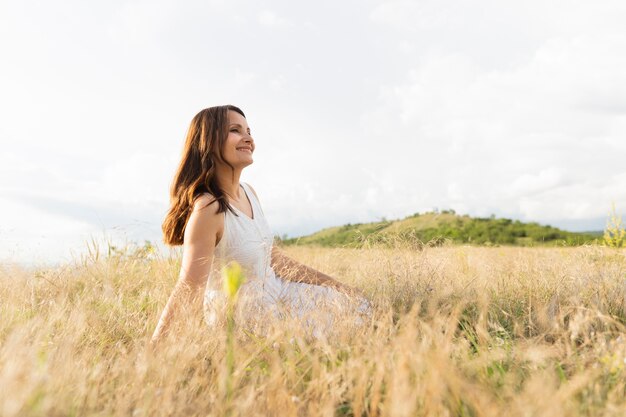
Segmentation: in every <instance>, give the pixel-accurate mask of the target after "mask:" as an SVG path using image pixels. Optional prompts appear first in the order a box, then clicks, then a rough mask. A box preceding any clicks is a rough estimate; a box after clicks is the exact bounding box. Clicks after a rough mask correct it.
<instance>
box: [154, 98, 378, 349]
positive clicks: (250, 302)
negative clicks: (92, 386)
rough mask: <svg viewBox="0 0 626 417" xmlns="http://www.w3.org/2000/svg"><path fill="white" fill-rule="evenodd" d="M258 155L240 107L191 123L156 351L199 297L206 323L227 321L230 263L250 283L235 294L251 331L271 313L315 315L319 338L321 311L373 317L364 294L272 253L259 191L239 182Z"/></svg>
mask: <svg viewBox="0 0 626 417" xmlns="http://www.w3.org/2000/svg"><path fill="white" fill-rule="evenodd" d="M254 150H255V142H254V139H253V138H252V136H251V132H250V128H249V126H248V123H247V121H246V117H245V115H244V113H243V111H241V110H240V109H239V108H237V107H235V106H231V105H227V106H217V107H210V108H207V109H204V110H202V111H201V112H200V113H198V114H197V115H196V116H195V117H194V118H193V120H192V121H191V125H190V127H189V131H188V133H187V138H186V141H185V146H184V150H183V156H182V161H181V162H180V165H179V167H178V171H177V172H176V175H175V177H174V181H173V183H172V187H171V190H170V200H171V206H170V210H169V212H168V214H167V216H166V218H165V221H164V222H163V233H164V241H165V242H166V243H167V244H169V245H182V246H183V256H182V265H181V270H180V275H179V278H178V282H177V283H176V286H175V287H174V290H173V292H172V294H171V296H170V298H169V300H168V302H167V305H166V306H165V309H164V310H163V313H162V314H161V317H160V320H159V323H158V324H157V327H156V329H155V331H154V334H153V336H152V344H153V345H154V344H156V343H157V342H158V341H159V340H160V339H161V338H162V337H163V335H164V334H165V333H166V332H167V330H168V328H169V326H170V324H171V322H172V319H173V318H174V317H175V316H177V315H178V314H180V313H179V312H180V311H181V310H182V309H183V307H189V306H192V307H193V306H196V305H198V304H199V298H200V296H201V295H202V294H203V295H204V303H203V304H204V310H205V311H204V314H205V320H206V322H207V324H209V325H210V326H214V325H217V324H218V323H219V322H220V321H222V319H223V318H224V308H225V305H226V300H225V296H224V295H223V294H222V292H221V287H222V285H221V276H220V269H221V267H223V266H224V265H225V264H227V263H228V262H230V261H237V262H238V263H239V264H241V265H242V267H243V271H244V274H245V276H246V278H247V279H246V282H245V283H244V284H243V285H242V287H241V289H240V291H239V294H238V301H237V316H236V317H237V319H238V322H239V323H240V322H241V321H243V322H244V324H245V325H246V326H247V327H248V328H250V329H254V330H259V331H262V328H261V327H259V324H261V323H265V324H267V322H268V320H267V318H268V317H267V316H266V315H267V314H269V315H271V316H273V317H284V316H286V315H291V316H294V317H300V318H303V319H305V320H306V319H307V318H311V317H313V316H315V319H314V320H317V322H311V321H310V320H309V322H308V324H309V325H310V327H311V328H312V330H313V334H314V336H316V337H319V336H320V334H321V333H322V332H323V331H326V330H328V327H329V326H332V317H329V315H328V314H327V315H325V316H324V315H323V314H322V315H320V314H317V315H316V314H314V313H316V312H319V311H316V310H319V309H320V308H321V307H320V306H322V307H323V306H326V307H329V306H330V304H333V305H335V306H336V305H341V306H343V307H349V306H352V307H356V308H357V309H358V310H359V311H360V313H364V314H368V315H369V314H370V310H371V307H370V305H369V302H368V301H367V300H366V299H365V298H363V297H362V296H361V295H360V291H358V290H356V289H354V288H352V287H349V286H347V285H344V284H342V283H340V282H338V281H336V280H334V279H333V278H331V277H329V276H328V275H326V274H323V273H321V272H319V271H317V270H315V269H312V268H309V267H307V266H305V265H302V264H300V263H298V262H296V261H295V260H293V259H290V258H289V257H287V256H285V255H284V254H283V253H281V251H280V250H279V249H278V248H276V247H274V246H272V241H273V236H272V233H271V231H270V229H269V226H268V225H267V222H266V221H265V217H264V215H263V210H262V209H261V206H260V203H259V200H258V197H257V195H256V192H255V191H254V189H252V187H250V186H249V185H248V184H245V183H244V184H240V183H239V178H240V175H241V172H242V170H243V169H244V168H245V167H247V166H248V165H250V164H252V162H253V159H252V155H253V153H254ZM207 281H208V282H207ZM353 301H357V303H354V302H353Z"/></svg>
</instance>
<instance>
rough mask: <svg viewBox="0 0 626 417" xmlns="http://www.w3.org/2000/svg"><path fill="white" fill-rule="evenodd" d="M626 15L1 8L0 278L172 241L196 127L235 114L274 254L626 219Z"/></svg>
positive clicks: (176, 0) (468, 8)
mask: <svg viewBox="0 0 626 417" xmlns="http://www.w3.org/2000/svg"><path fill="white" fill-rule="evenodd" d="M624 22H626V2H624V1H623V0H615V1H610V0H606V1H602V2H591V1H572V0H567V1H565V0H563V1H550V0H547V1H546V0H541V1H538V0H527V1H523V2H521V1H502V0H493V1H488V0H480V1H450V0H445V1H442V0H436V1H435V0H432V1H431V0H428V1H421V0H420V1H401V0H400V1H384V0H377V1H374V0H339V1H338V0H332V1H330V0H328V1H327V0H321V1H316V2H294V1H287V0H268V1H254V2H252V1H250V2H244V1H237V0H211V1H196V0H189V1H187V0H185V1H181V0H168V1H164V0H150V1H147V0H146V1H119V0H113V1H107V2H89V1H84V0H81V1H78V0H75V1H49V2H48V1H46V2H41V1H30V0H15V1H7V0H0V63H1V64H0V114H1V118H0V146H1V150H0V260H5V261H6V260H12V261H17V262H44V261H46V262H51V261H63V260H68V259H71V256H73V255H72V254H78V253H80V252H83V251H84V248H85V241H87V240H88V239H89V238H90V237H96V238H102V237H104V236H109V237H111V238H112V239H117V240H120V239H128V240H134V241H138V242H143V240H145V239H148V240H152V241H158V240H160V239H161V232H160V225H161V221H162V219H163V216H164V214H165V212H166V211H167V205H168V187H169V184H170V181H171V180H172V177H173V174H174V170H175V168H176V165H177V163H178V159H179V157H180V152H181V150H182V145H183V140H184V136H185V132H186V129H187V127H188V124H189V122H190V120H191V118H192V117H193V116H194V115H195V114H196V113H197V112H198V111H199V110H201V109H203V108H205V107H209V106H214V105H219V104H235V105H237V106H239V107H241V108H242V109H243V110H244V112H245V113H246V115H247V118H248V123H249V125H250V127H251V129H252V132H253V136H254V139H255V141H256V146H257V151H256V152H255V163H254V164H253V165H252V166H250V167H249V168H247V169H246V170H245V171H244V174H243V177H242V180H243V181H246V182H249V183H250V184H252V186H253V187H254V188H255V189H256V190H257V192H258V194H259V197H260V199H261V203H262V204H263V207H264V211H265V214H266V216H267V218H268V220H269V222H270V225H271V226H272V227H273V229H274V231H275V233H276V234H280V235H282V234H287V235H289V236H297V235H301V234H305V233H310V232H313V231H316V230H318V229H320V228H322V227H327V226H333V225H341V224H345V223H348V222H351V223H355V222H367V221H374V220H378V219H380V218H381V217H386V218H388V219H393V218H400V217H404V216H406V215H409V214H413V213H415V212H423V211H426V210H431V209H433V208H435V207H437V208H439V209H447V208H452V209H454V210H456V211H457V212H458V213H463V214H465V213H467V214H470V215H474V216H488V215H490V214H492V213H493V214H495V215H497V216H498V217H509V218H515V219H520V220H523V221H537V222H540V223H545V224H551V225H556V226H560V227H563V228H566V229H569V230H600V229H603V228H604V226H605V221H606V217H607V213H608V211H609V210H610V208H611V203H612V202H615V204H616V207H617V209H618V211H619V212H624V211H626V164H625V156H626V25H624Z"/></svg>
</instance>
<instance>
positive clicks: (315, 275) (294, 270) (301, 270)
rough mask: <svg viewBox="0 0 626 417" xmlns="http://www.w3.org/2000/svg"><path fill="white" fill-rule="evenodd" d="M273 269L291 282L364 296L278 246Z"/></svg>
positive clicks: (273, 258)
mask: <svg viewBox="0 0 626 417" xmlns="http://www.w3.org/2000/svg"><path fill="white" fill-rule="evenodd" d="M272 268H273V269H274V272H276V274H277V275H278V276H280V277H281V278H283V279H286V280H289V281H294V282H304V283H306V284H313V285H323V286H327V287H332V288H335V289H337V290H339V291H341V292H343V293H345V294H348V295H352V296H354V295H359V296H362V295H363V293H362V292H361V291H360V290H358V289H356V288H354V287H350V286H348V285H345V284H342V283H341V282H339V281H337V280H336V279H333V278H331V277H330V276H328V275H326V274H324V273H323V272H320V271H318V270H316V269H313V268H311V267H309V266H306V265H304V264H302V263H300V262H298V261H296V260H293V259H291V258H290V257H288V256H287V255H285V254H284V253H283V252H282V251H281V250H280V249H279V248H277V247H276V246H273V247H272Z"/></svg>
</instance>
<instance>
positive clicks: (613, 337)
mask: <svg viewBox="0 0 626 417" xmlns="http://www.w3.org/2000/svg"><path fill="white" fill-rule="evenodd" d="M285 250H286V251H287V253H288V254H290V255H291V256H292V257H294V258H295V259H298V260H300V261H302V262H304V263H306V264H309V265H311V266H313V267H315V268H318V269H320V270H322V271H324V272H327V273H329V274H331V275H333V276H335V277H337V278H338V279H340V280H342V281H343V282H346V283H348V284H350V285H354V286H357V287H359V288H361V289H362V290H363V292H364V293H365V294H366V295H367V296H368V297H369V298H370V299H371V300H372V302H373V305H374V310H375V311H374V316H373V318H372V320H371V322H369V323H367V325H366V326H362V327H359V328H350V327H349V326H348V324H346V326H344V327H338V328H341V329H342V330H341V332H339V333H338V334H336V335H333V336H332V337H330V338H329V339H328V340H308V339H306V338H304V337H303V336H302V333H301V332H300V331H299V329H298V328H297V327H292V326H291V325H290V323H282V324H281V323H277V324H276V326H275V331H274V333H272V334H271V335H270V336H268V337H267V338H255V337H252V336H250V335H246V334H244V333H241V332H239V333H237V338H236V341H235V344H234V355H235V366H234V370H233V372H232V374H231V373H229V372H228V368H227V367H226V366H225V356H226V351H227V345H226V343H225V340H226V337H225V331H222V330H219V331H208V330H207V328H206V327H205V325H204V323H203V321H202V316H201V314H200V313H199V312H197V311H196V310H191V312H190V313H189V314H188V315H186V316H184V317H181V319H180V320H179V321H178V322H177V323H176V326H175V327H174V328H173V329H172V333H171V334H170V337H169V338H168V339H166V340H165V341H164V344H163V345H161V347H160V349H158V350H157V351H155V352H151V351H149V350H146V344H147V342H148V340H149V338H150V336H151V334H152V331H153V330H154V327H155V325H156V322H157V320H158V317H159V314H160V313H161V310H162V308H163V307H164V305H165V303H166V301H167V298H168V297H169V294H170V291H171V290H172V288H173V286H174V284H175V281H176V277H177V274H178V265H179V264H178V259H176V258H173V259H163V258H160V257H159V256H158V255H157V256H156V257H155V256H154V255H149V254H147V253H145V252H142V251H132V250H127V251H117V252H115V253H114V254H112V255H110V256H104V255H102V254H100V253H99V251H98V250H97V249H96V250H94V251H92V253H91V256H89V257H85V258H83V259H81V260H80V261H76V262H75V263H74V264H72V265H67V266H63V267H58V268H55V269H49V270H38V271H28V270H25V269H22V268H19V267H11V266H6V265H5V266H3V267H2V269H1V270H0V300H1V304H0V387H1V389H0V415H1V416H3V417H12V416H50V417H53V416H182V415H185V416H196V415H197V416H204V415H214V416H221V415H242V416H244V415H245V416H265V415H275V416H292V415H293V416H296V415H297V416H419V415H432V416H505V415H506V416H596V415H606V416H623V415H626V369H625V368H626V363H625V361H626V333H625V326H624V324H625V323H626V250H623V249H621V250H618V249H610V248H604V247H598V246H585V247H576V248H519V247H516V248H513V247H493V248H484V247H482V248H480V247H466V246H448V247H446V246H444V247H434V248H428V247H426V248H424V249H423V250H409V249H406V248H395V249H376V248H370V249H322V248H306V247H288V248H286V249H285ZM194 311H196V312H195V313H194ZM229 380H230V383H231V384H232V385H231V386H232V388H231V389H230V390H229V389H228V382H227V381H229Z"/></svg>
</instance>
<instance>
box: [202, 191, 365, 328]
mask: <svg viewBox="0 0 626 417" xmlns="http://www.w3.org/2000/svg"><path fill="white" fill-rule="evenodd" d="M242 188H243V190H244V192H245V194H246V196H247V197H248V200H249V201H250V204H251V206H252V213H253V215H252V217H249V216H248V215H246V214H245V213H243V212H241V211H240V210H238V209H237V208H235V207H233V208H234V210H235V211H236V212H237V215H235V214H233V213H232V212H230V211H229V210H226V212H225V213H224V234H223V236H222V238H221V239H220V241H219V243H218V244H217V246H216V248H215V253H214V259H213V266H212V268H211V273H210V275H209V279H208V282H207V286H206V291H205V294H204V318H205V321H206V323H207V325H208V326H209V327H211V328H213V327H215V326H218V325H220V324H221V323H223V322H224V320H225V315H226V301H227V300H226V296H225V294H224V293H223V290H222V276H221V269H222V268H223V267H224V266H225V265H227V264H228V263H229V262H232V261H236V262H238V263H239V264H240V265H241V267H242V269H243V272H244V276H245V277H246V281H245V283H244V284H243V285H242V286H241V288H240V289H239V293H238V295H237V301H236V306H235V321H236V322H237V324H238V325H243V327H244V328H246V329H248V330H249V331H251V332H253V333H255V334H257V335H264V334H266V332H267V330H268V329H269V328H270V325H271V323H270V322H271V321H275V320H276V319H283V318H287V317H290V318H293V319H296V320H297V321H299V322H300V323H301V324H302V325H303V327H304V329H305V330H306V331H307V333H308V334H309V335H310V336H313V337H314V338H320V337H322V335H324V336H328V335H329V334H330V332H331V331H332V329H333V327H334V324H335V323H336V322H337V319H338V318H339V316H341V318H342V319H345V318H346V317H349V320H351V321H352V323H354V324H355V325H361V324H363V322H364V319H366V318H368V317H370V316H371V310H372V309H371V305H370V303H369V301H368V300H366V299H365V298H363V297H358V298H355V297H349V296H347V295H346V294H344V293H342V292H340V291H337V290H335V289H333V288H330V287H325V286H320V285H312V284H306V283H300V282H293V281H288V280H283V279H281V278H280V277H278V276H277V275H276V273H275V272H274V270H273V268H272V267H271V253H272V243H273V240H274V238H273V235H272V232H271V230H270V227H269V225H268V223H267V221H266V220H265V216H264V215H263V210H262V209H261V205H260V203H259V201H258V200H257V199H256V196H255V194H254V192H252V190H251V189H250V187H249V186H248V184H245V183H242Z"/></svg>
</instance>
